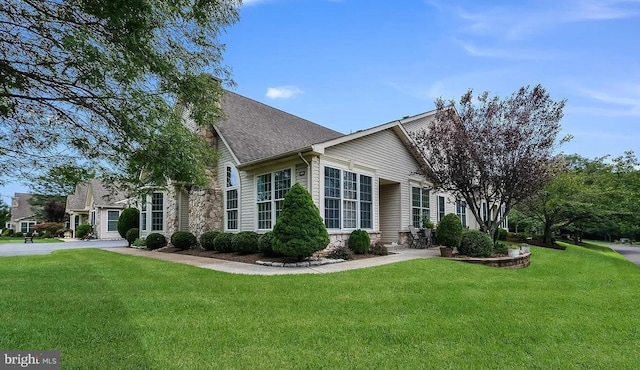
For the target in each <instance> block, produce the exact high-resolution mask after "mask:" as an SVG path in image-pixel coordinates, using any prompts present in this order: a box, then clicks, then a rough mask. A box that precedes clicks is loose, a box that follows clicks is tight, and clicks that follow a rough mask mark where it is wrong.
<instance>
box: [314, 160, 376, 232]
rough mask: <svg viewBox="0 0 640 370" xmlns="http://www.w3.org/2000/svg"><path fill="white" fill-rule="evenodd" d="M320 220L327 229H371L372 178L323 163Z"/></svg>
mask: <svg viewBox="0 0 640 370" xmlns="http://www.w3.org/2000/svg"><path fill="white" fill-rule="evenodd" d="M324 223H325V226H326V227H327V228H328V229H357V228H361V229H371V228H372V227H373V178H372V177H371V176H367V175H362V174H358V173H355V172H351V171H346V170H341V169H337V168H332V167H325V168H324Z"/></svg>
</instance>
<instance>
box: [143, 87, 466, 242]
mask: <svg viewBox="0 0 640 370" xmlns="http://www.w3.org/2000/svg"><path fill="white" fill-rule="evenodd" d="M221 108H222V110H223V112H224V115H225V117H224V119H222V120H221V121H220V122H217V123H216V124H215V125H213V126H210V127H206V128H199V129H196V127H195V123H194V122H193V121H192V120H191V119H190V118H189V116H188V113H187V112H185V113H184V115H183V117H184V119H185V125H186V126H187V127H190V128H191V129H193V130H200V131H199V133H200V134H201V135H203V136H204V137H205V138H206V140H207V141H208V142H209V143H210V144H211V145H212V146H213V147H214V148H215V149H216V150H217V152H218V154H219V159H218V161H217V164H216V167H215V168H213V169H212V171H211V179H210V184H209V185H208V186H206V187H204V188H196V187H191V186H185V185H184V184H171V185H170V186H168V187H167V189H166V190H165V191H157V192H154V193H153V194H150V195H148V196H146V198H145V199H143V200H142V209H141V227H140V229H141V236H145V235H147V234H148V233H150V232H160V233H164V234H165V235H167V236H170V235H171V234H172V233H173V232H175V231H178V230H188V231H191V232H193V233H194V234H196V236H198V235H200V234H201V233H203V232H206V231H211V230H221V231H226V232H239V231H256V232H259V233H262V232H266V231H269V230H271V229H272V228H273V226H274V224H275V221H276V218H277V217H278V215H279V213H280V211H281V207H282V204H283V199H284V195H285V193H286V191H287V190H288V189H289V188H290V187H291V186H292V185H293V184H294V183H295V182H298V183H300V184H302V185H303V186H304V187H305V188H306V189H307V190H308V191H309V193H310V194H311V196H312V199H313V201H314V203H315V205H316V206H317V207H318V209H319V211H320V215H321V216H322V217H323V219H324V223H325V225H326V227H327V230H328V232H329V235H330V237H331V240H332V241H337V240H343V239H346V238H348V236H349V234H350V233H351V232H352V231H353V230H355V229H364V230H366V231H367V232H369V234H370V235H371V238H372V240H377V239H380V240H382V241H383V242H385V243H392V242H399V243H403V242H405V241H406V240H407V236H408V234H409V230H408V226H409V225H410V224H413V225H415V226H420V225H421V220H422V217H423V215H428V216H427V217H429V219H430V220H431V221H433V222H434V223H437V222H438V221H439V220H440V219H441V218H442V217H443V216H444V215H445V214H447V213H457V214H458V215H459V216H460V218H461V220H462V223H463V225H465V226H466V227H468V228H472V229H476V228H478V224H477V222H476V221H475V219H474V218H473V216H472V215H471V212H470V211H469V210H468V207H467V205H466V204H465V203H464V202H463V201H461V200H457V199H454V198H453V197H452V196H451V195H449V194H447V193H441V192H436V191H434V190H433V188H434V186H433V183H432V182H430V181H429V180H428V179H426V178H424V177H423V176H420V175H418V174H416V173H415V172H416V170H417V169H418V168H419V167H420V163H421V161H423V160H424V159H423V157H422V156H421V155H420V154H419V153H417V152H416V151H415V150H413V149H412V145H411V139H410V136H409V132H411V131H415V130H418V129H420V128H421V127H425V125H426V124H427V123H428V122H429V121H430V120H432V119H433V118H434V116H435V111H431V112H426V113H422V114H419V115H415V116H411V117H405V118H403V119H400V120H396V121H392V122H388V123H385V124H382V125H379V126H375V127H372V128H369V129H366V130H361V131H358V132H355V133H352V134H349V135H345V134H342V133H340V132H337V131H334V130H331V129H329V128H326V127H323V126H320V125H318V124H315V123H313V122H310V121H307V120H305V119H302V118H299V117H296V116H294V115H291V114H289V113H286V112H283V111H281V110H278V109H276V108H273V107H270V106H268V105H265V104H263V103H260V102H257V101H255V100H252V99H249V98H247V97H244V96H241V95H238V94H235V93H233V92H230V91H225V92H224V94H223V97H222V99H221Z"/></svg>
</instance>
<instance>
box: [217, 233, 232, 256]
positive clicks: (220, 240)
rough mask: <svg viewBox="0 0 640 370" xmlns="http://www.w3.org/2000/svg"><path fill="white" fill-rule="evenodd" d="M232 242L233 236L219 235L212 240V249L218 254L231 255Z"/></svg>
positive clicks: (227, 234)
mask: <svg viewBox="0 0 640 370" xmlns="http://www.w3.org/2000/svg"><path fill="white" fill-rule="evenodd" d="M232 240H233V234H231V233H220V234H218V236H216V237H215V238H214V239H213V249H215V250H217V251H218V252H220V253H231V252H233V246H232V245H231V241H232Z"/></svg>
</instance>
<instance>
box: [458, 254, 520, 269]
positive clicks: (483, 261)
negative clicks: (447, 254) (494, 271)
mask: <svg viewBox="0 0 640 370" xmlns="http://www.w3.org/2000/svg"><path fill="white" fill-rule="evenodd" d="M452 259H454V260H456V261H462V262H467V263H475V264H479V265H484V266H491V267H501V268H510V269H521V268H524V267H528V266H529V265H530V264H531V253H524V254H521V255H519V256H518V257H496V258H473V257H464V258H456V257H454V258H452Z"/></svg>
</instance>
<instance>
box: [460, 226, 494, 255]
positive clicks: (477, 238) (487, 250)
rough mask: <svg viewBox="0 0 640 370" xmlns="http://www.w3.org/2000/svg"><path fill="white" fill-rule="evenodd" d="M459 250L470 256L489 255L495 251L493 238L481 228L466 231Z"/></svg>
mask: <svg viewBox="0 0 640 370" xmlns="http://www.w3.org/2000/svg"><path fill="white" fill-rule="evenodd" d="M458 252H459V253H460V254H463V255H466V256H470V257H489V256H491V254H492V253H493V240H491V237H490V236H489V235H487V234H486V233H484V232H482V231H480V230H469V231H465V232H464V233H462V239H461V241H460V246H459V247H458Z"/></svg>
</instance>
